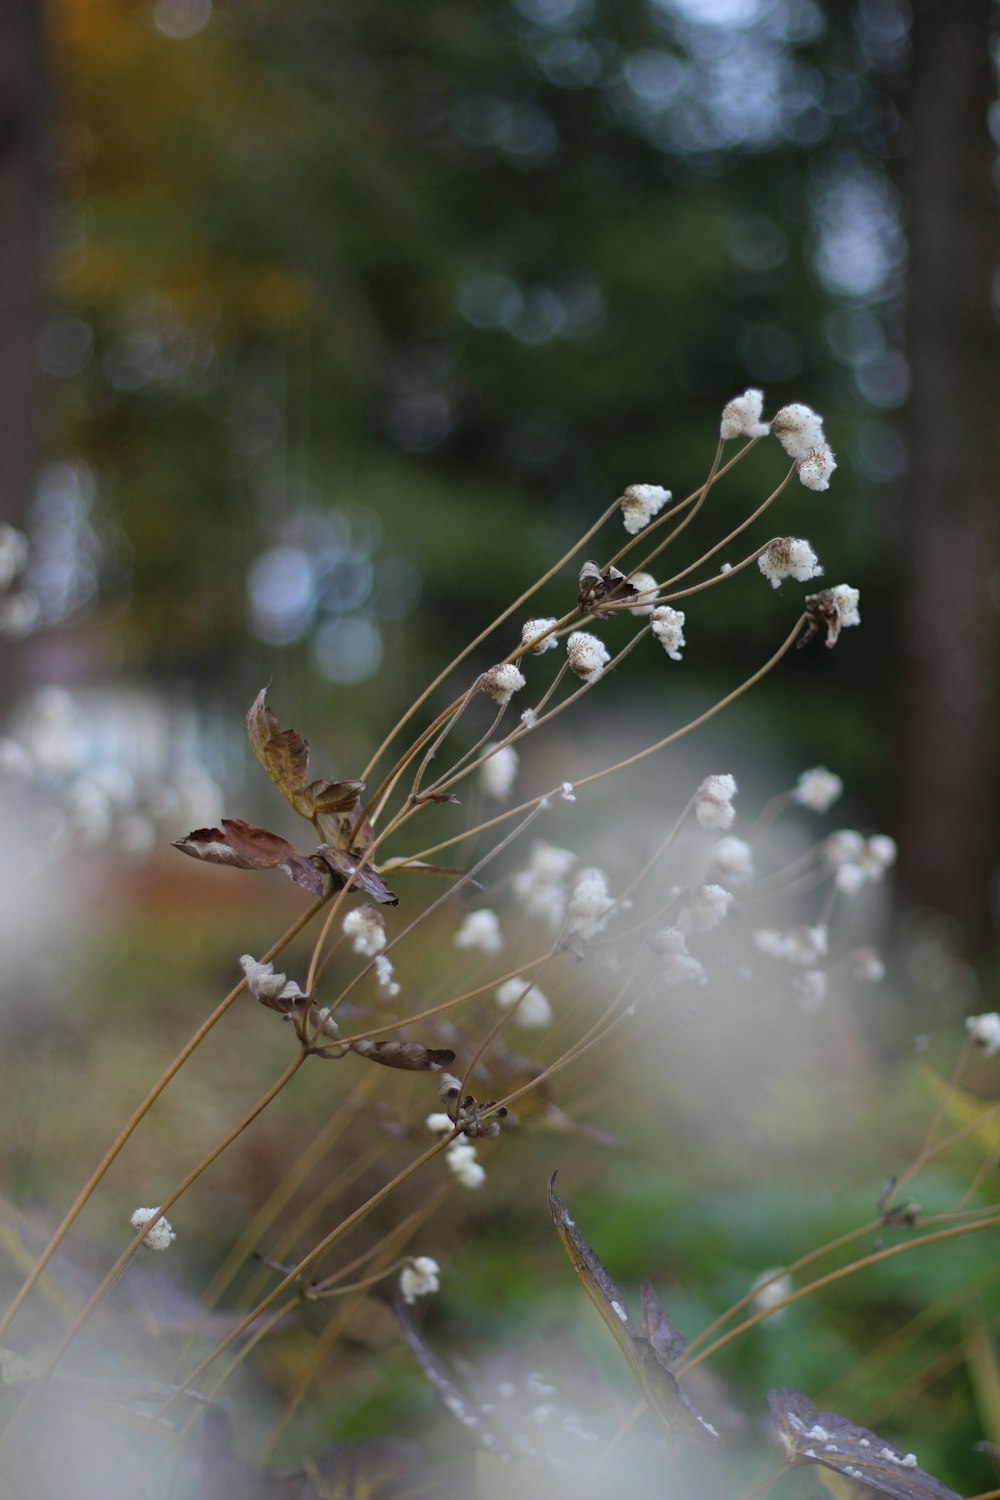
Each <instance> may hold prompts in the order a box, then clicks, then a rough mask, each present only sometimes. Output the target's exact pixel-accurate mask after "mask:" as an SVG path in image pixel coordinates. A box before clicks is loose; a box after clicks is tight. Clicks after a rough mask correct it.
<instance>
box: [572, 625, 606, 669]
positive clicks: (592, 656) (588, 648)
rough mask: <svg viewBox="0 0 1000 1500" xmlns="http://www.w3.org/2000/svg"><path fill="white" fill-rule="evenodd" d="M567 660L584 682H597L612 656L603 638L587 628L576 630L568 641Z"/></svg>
mask: <svg viewBox="0 0 1000 1500" xmlns="http://www.w3.org/2000/svg"><path fill="white" fill-rule="evenodd" d="M566 660H567V662H568V663H569V668H570V671H571V672H575V673H576V675H577V677H582V678H583V680H584V682H596V681H597V679H598V678H599V677H600V675H601V673H602V672H603V671H604V668H605V667H606V666H607V664H608V662H609V661H610V660H611V656H610V654H609V652H608V650H607V647H606V646H605V644H604V642H603V641H602V640H599V639H598V637H597V636H596V635H590V634H589V633H588V632H587V631H586V630H574V631H573V634H572V635H571V636H570V637H569V639H568V640H567V642H566Z"/></svg>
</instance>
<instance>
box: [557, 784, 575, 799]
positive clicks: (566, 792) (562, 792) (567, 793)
mask: <svg viewBox="0 0 1000 1500" xmlns="http://www.w3.org/2000/svg"><path fill="white" fill-rule="evenodd" d="M559 796H560V798H561V799H562V801H563V802H575V801H576V793H575V792H574V790H573V783H572V782H571V781H564V782H563V784H562V786H561V787H560V788H559Z"/></svg>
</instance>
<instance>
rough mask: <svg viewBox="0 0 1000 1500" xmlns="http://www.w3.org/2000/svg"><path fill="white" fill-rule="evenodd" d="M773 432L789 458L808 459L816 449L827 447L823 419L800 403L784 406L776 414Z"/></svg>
mask: <svg viewBox="0 0 1000 1500" xmlns="http://www.w3.org/2000/svg"><path fill="white" fill-rule="evenodd" d="M771 431H772V432H773V433H774V435H775V437H776V438H777V439H778V442H779V443H780V444H781V446H782V447H783V448H784V450H785V452H786V453H787V454H788V456H789V458H794V459H798V460H801V459H804V458H807V457H808V456H809V454H810V453H811V452H812V451H813V449H814V448H822V447H825V445H826V437H825V435H824V432H823V418H822V417H820V416H818V415H817V413H816V412H814V411H813V409H812V407H810V406H803V405H802V404H801V403H800V402H793V403H792V405H791V406H783V407H782V408H781V410H780V411H777V412H775V414H774V417H773V419H772V421H771Z"/></svg>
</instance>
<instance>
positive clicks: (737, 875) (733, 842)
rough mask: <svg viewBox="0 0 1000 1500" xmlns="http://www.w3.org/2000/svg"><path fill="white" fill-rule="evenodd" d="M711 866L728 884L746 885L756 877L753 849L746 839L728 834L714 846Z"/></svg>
mask: <svg viewBox="0 0 1000 1500" xmlns="http://www.w3.org/2000/svg"><path fill="white" fill-rule="evenodd" d="M709 866H710V868H711V869H712V870H713V871H714V872H715V874H717V875H720V876H721V877H722V879H723V880H724V881H725V882H726V884H727V885H746V884H747V883H748V882H749V881H751V880H752V879H753V877H754V868H753V849H752V848H751V847H750V845H749V844H748V843H747V841H746V839H738V838H736V837H735V835H733V834H731V833H730V834H727V836H726V837H725V838H724V839H719V842H718V843H717V844H714V845H713V846H712V850H711V853H710V854H709Z"/></svg>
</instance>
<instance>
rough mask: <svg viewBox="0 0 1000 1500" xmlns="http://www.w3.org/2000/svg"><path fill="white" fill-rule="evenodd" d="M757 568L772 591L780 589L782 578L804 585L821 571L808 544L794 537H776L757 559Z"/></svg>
mask: <svg viewBox="0 0 1000 1500" xmlns="http://www.w3.org/2000/svg"><path fill="white" fill-rule="evenodd" d="M757 566H758V568H759V569H760V571H761V572H762V573H763V575H764V577H765V578H766V579H767V580H768V582H769V583H770V585H771V587H772V588H773V589H777V588H780V587H781V582H782V579H784V578H794V579H795V580H796V582H797V583H805V581H806V580H807V579H808V578H818V577H819V576H820V574H821V573H822V571H823V569H822V568H821V567H820V565H819V559H818V558H817V556H816V554H815V552H814V551H813V549H812V547H810V545H809V543H808V542H807V541H805V540H804V539H803V538H802V537H796V536H776V537H775V538H774V540H773V541H772V542H769V543H768V544H767V546H766V547H765V548H764V551H763V552H762V553H761V554H760V556H759V557H758V559H757Z"/></svg>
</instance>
